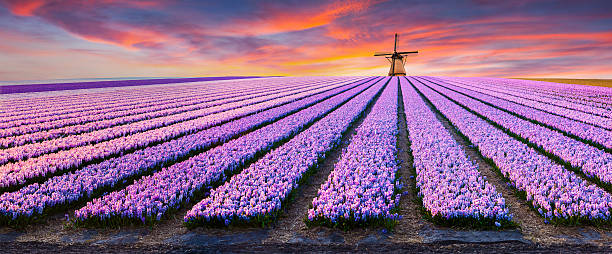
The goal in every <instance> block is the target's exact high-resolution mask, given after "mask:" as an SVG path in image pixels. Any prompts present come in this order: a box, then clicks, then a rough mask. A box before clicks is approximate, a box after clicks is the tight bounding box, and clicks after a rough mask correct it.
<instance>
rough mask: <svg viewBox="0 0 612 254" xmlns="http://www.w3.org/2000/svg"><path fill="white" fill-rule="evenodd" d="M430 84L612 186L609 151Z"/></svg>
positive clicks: (520, 136) (597, 179) (579, 170)
mask: <svg viewBox="0 0 612 254" xmlns="http://www.w3.org/2000/svg"><path fill="white" fill-rule="evenodd" d="M429 87H430V88H433V89H435V90H436V91H437V92H439V93H441V94H443V95H445V96H447V97H449V98H450V99H452V100H454V101H456V102H457V103H459V104H461V105H463V106H465V107H468V108H470V109H471V110H473V111H474V112H476V113H478V114H480V115H482V116H484V117H486V118H487V119H488V120H490V121H492V122H494V123H496V124H497V125H498V126H500V127H501V128H503V129H505V130H507V131H509V132H511V133H513V134H514V135H515V136H517V137H519V138H521V139H523V140H525V141H526V142H530V143H531V144H534V145H535V146H537V147H539V150H540V151H543V152H544V153H545V154H548V155H550V156H549V157H553V158H554V159H556V160H558V161H560V162H561V163H564V164H566V165H568V166H569V167H572V168H574V170H575V171H577V172H581V173H583V174H584V175H586V176H587V177H588V178H591V179H593V180H595V181H596V182H599V183H601V185H603V186H607V187H608V189H610V186H612V154H609V153H606V152H605V151H603V150H601V149H597V148H596V147H593V146H591V145H588V144H585V143H583V142H580V141H578V140H575V139H573V138H570V137H567V136H565V135H563V134H562V133H560V132H558V131H555V130H551V129H549V128H546V127H543V126H541V125H538V124H535V123H532V122H529V121H526V120H523V119H521V118H519V117H516V116H514V115H512V114H509V113H506V112H504V111H502V110H499V109H497V108H495V107H491V106H488V105H486V104H484V103H482V102H479V101H477V100H474V99H472V98H470V97H468V96H465V95H462V94H460V93H457V92H454V91H452V90H449V89H446V88H444V87H442V86H439V85H438V84H436V83H434V82H432V83H430V86H429Z"/></svg>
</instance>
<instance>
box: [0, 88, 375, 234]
mask: <svg viewBox="0 0 612 254" xmlns="http://www.w3.org/2000/svg"><path fill="white" fill-rule="evenodd" d="M358 85H359V84H354V85H352V87H348V88H347V87H341V88H336V89H333V90H330V91H327V92H324V93H321V94H317V95H314V96H311V97H308V98H304V99H302V100H298V101H295V102H292V103H289V104H285V105H283V106H279V107H276V108H272V109H268V110H265V111H262V112H259V113H256V114H253V115H249V116H246V117H243V118H240V119H237V120H234V121H231V122H229V123H226V124H223V125H220V126H216V127H213V128H210V129H206V130H203V131H200V132H197V133H194V134H190V135H186V136H183V137H181V138H178V139H175V140H170V141H168V142H164V143H161V144H159V145H156V146H152V147H147V148H145V149H142V150H138V151H135V152H134V153H131V154H127V155H123V156H120V157H116V158H112V159H109V160H106V161H103V162H101V163H98V164H93V165H89V166H87V167H85V168H83V169H79V170H77V171H75V172H72V173H67V174H64V175H61V176H56V177H52V178H50V179H49V180H47V181H45V182H44V183H41V184H38V183H35V184H31V185H28V186H26V187H23V188H21V189H19V190H18V191H15V192H11V193H4V194H3V195H1V196H0V214H3V215H4V216H5V217H4V221H5V222H7V223H10V222H15V221H18V220H27V219H29V218H31V217H34V216H39V215H41V214H42V213H43V212H44V211H46V210H48V209H52V208H56V207H59V206H62V205H66V204H70V203H73V202H75V201H78V200H82V199H86V198H91V197H92V196H93V195H95V194H97V193H101V192H102V191H105V190H107V189H113V187H115V186H116V185H118V184H121V183H123V182H125V181H126V180H127V179H130V178H137V177H138V176H140V175H142V174H146V173H147V172H150V171H153V170H155V169H156V168H159V167H163V166H164V165H171V164H172V163H174V162H175V161H177V160H182V159H183V158H185V157H187V156H190V154H193V153H196V152H198V151H202V150H205V149H208V148H210V147H211V146H214V145H216V144H220V143H224V142H226V141H228V140H230V139H232V138H235V137H237V136H238V135H240V134H242V133H245V132H248V131H251V130H253V129H255V128H258V127H259V126H262V125H264V124H266V123H269V122H273V121H276V120H277V119H279V118H281V117H284V116H286V115H288V114H292V113H294V112H296V111H298V110H302V109H304V108H307V107H309V106H311V105H314V104H316V103H319V102H321V101H322V100H326V99H328V98H330V97H332V96H336V95H337V94H339V93H344V94H343V95H337V96H336V97H334V98H339V99H340V100H342V99H346V97H347V96H351V95H354V94H355V93H357V92H359V91H360V89H361V90H363V89H365V86H360V87H359V88H354V87H356V86H358ZM349 89H352V90H350V92H346V91H347V90H349ZM332 100H333V99H332ZM336 100H337V99H336Z"/></svg>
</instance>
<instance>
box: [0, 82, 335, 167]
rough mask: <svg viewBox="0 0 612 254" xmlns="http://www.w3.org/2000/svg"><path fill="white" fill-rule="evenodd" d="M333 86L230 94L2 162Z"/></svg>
mask: <svg viewBox="0 0 612 254" xmlns="http://www.w3.org/2000/svg"><path fill="white" fill-rule="evenodd" d="M325 89H329V88H327V86H322V87H320V86H315V87H314V88H313V87H306V88H301V89H293V90H289V91H285V92H279V93H271V94H268V95H264V96H258V97H254V98H253V96H251V95H246V96H242V97H236V98H230V99H227V100H225V101H221V102H218V101H213V102H210V103H206V104H203V105H197V106H195V107H196V108H197V109H195V108H194V109H193V110H189V111H186V112H182V113H179V112H180V111H178V112H177V114H171V115H167V116H163V117H157V118H152V119H149V118H146V120H143V121H135V122H132V123H128V124H125V125H118V126H114V127H110V128H103V129H100V130H96V131H93V132H87V133H83V134H80V135H70V136H66V137H61V138H58V139H53V140H46V141H43V142H39V143H33V144H27V145H23V146H17V147H12V148H8V149H4V150H2V151H0V163H6V162H9V161H19V160H25V159H28V158H33V157H37V156H40V155H43V154H47V153H52V152H55V151H58V150H66V149H71V148H75V147H79V146H82V145H92V144H96V143H99V142H103V141H106V140H112V139H114V138H117V137H122V136H126V135H130V134H134V133H140V132H145V131H148V130H155V129H156V128H160V127H168V126H173V125H174V124H178V125H181V124H184V122H189V121H190V120H197V119H198V118H201V117H206V116H209V115H212V114H215V113H220V112H225V111H229V110H233V109H240V108H242V107H245V106H250V105H254V104H259V103H265V102H268V101H270V100H274V99H281V98H282V99H286V100H289V101H292V100H295V99H300V98H303V97H304V96H308V95H310V94H312V93H317V92H320V91H321V90H325Z"/></svg>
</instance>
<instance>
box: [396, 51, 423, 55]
mask: <svg viewBox="0 0 612 254" xmlns="http://www.w3.org/2000/svg"><path fill="white" fill-rule="evenodd" d="M397 53H398V54H400V55H403V54H416V53H419V51H404V52H397Z"/></svg>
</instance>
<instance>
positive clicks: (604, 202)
mask: <svg viewBox="0 0 612 254" xmlns="http://www.w3.org/2000/svg"><path fill="white" fill-rule="evenodd" d="M411 80H412V81H413V82H412V84H414V85H415V86H416V88H417V89H418V90H419V91H420V92H421V93H423V95H424V96H425V97H427V98H428V99H429V101H431V103H432V104H433V105H434V106H435V107H436V108H437V109H438V110H439V111H440V112H441V113H442V114H443V115H444V116H445V117H446V118H448V119H449V120H450V122H451V123H452V124H453V125H454V126H455V127H456V128H457V129H458V130H459V131H460V132H461V133H462V135H464V136H465V137H466V138H467V139H468V140H469V141H470V142H471V143H472V144H474V145H475V146H476V148H478V151H479V152H480V153H481V155H482V156H483V157H484V158H486V159H487V160H489V161H491V162H492V163H493V164H494V165H495V167H496V169H497V170H498V172H499V173H500V174H501V175H502V176H503V177H504V178H505V179H507V180H508V181H509V184H510V185H511V186H512V187H513V188H515V189H517V190H518V191H519V192H520V193H522V195H524V197H525V198H526V200H527V201H528V204H529V205H530V206H531V207H533V208H534V209H535V210H536V211H537V212H538V213H539V214H540V215H541V216H542V217H543V218H544V219H545V221H550V222H554V223H562V224H578V223H587V224H601V223H610V221H611V219H612V217H611V215H610V210H611V209H612V195H610V194H609V193H607V192H606V191H604V190H603V189H601V188H599V187H597V186H595V185H594V184H591V183H589V182H587V181H585V180H582V179H581V178H580V177H578V176H577V175H576V174H574V173H573V172H571V171H568V170H567V169H565V168H564V167H563V166H561V165H559V164H557V163H555V162H554V161H552V160H550V159H548V158H547V157H546V156H544V155H542V154H540V153H538V152H537V151H536V150H534V149H533V148H530V147H529V146H527V145H526V144H524V143H522V142H520V141H518V140H516V139H514V138H512V137H510V136H509V135H508V134H506V133H504V132H503V131H502V130H500V129H498V128H496V127H494V126H493V125H491V124H489V123H487V122H486V121H485V120H483V119H481V118H479V117H478V116H476V115H474V114H472V113H470V112H469V111H467V110H465V109H464V108H462V107H461V106H459V105H457V104H455V103H453V102H451V101H450V100H448V99H447V98H445V97H443V96H442V95H440V94H438V93H437V92H435V91H433V90H431V89H430V88H428V87H427V86H425V85H424V84H428V82H427V81H422V80H421V81H417V80H415V79H411ZM421 82H423V83H421Z"/></svg>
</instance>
